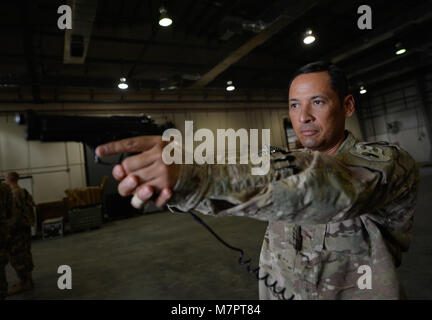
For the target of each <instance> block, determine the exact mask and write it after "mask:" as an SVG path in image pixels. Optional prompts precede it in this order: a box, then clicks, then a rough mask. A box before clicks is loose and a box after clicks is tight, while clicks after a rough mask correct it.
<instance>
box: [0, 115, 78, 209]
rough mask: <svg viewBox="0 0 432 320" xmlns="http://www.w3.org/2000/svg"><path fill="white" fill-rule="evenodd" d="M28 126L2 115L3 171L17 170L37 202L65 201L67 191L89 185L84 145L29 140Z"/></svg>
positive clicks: (0, 146)
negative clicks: (86, 177) (87, 183)
mask: <svg viewBox="0 0 432 320" xmlns="http://www.w3.org/2000/svg"><path fill="white" fill-rule="evenodd" d="M24 131H25V130H24V127H22V126H18V125H16V124H15V123H14V122H13V117H12V116H1V117H0V172H1V174H2V175H4V174H5V173H6V172H8V171H16V172H18V173H19V174H20V175H21V176H22V177H28V178H26V179H22V180H20V182H19V183H20V185H21V186H23V187H25V188H26V189H27V190H28V191H29V192H31V193H32V194H33V198H34V200H35V202H36V203H42V202H49V201H57V200H61V199H63V198H64V197H65V193H64V191H65V190H66V189H71V188H81V187H84V186H85V185H86V181H85V167H84V155H83V148H82V145H81V144H79V143H75V142H67V143H62V142H56V143H41V142H38V141H26V140H25V132H24Z"/></svg>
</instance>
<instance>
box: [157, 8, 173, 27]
mask: <svg viewBox="0 0 432 320" xmlns="http://www.w3.org/2000/svg"><path fill="white" fill-rule="evenodd" d="M159 12H160V17H159V25H160V26H161V27H169V26H170V25H171V24H172V19H171V18H170V17H169V16H168V13H167V10H166V9H165V8H164V7H160V9H159Z"/></svg>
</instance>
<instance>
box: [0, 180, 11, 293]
mask: <svg viewBox="0 0 432 320" xmlns="http://www.w3.org/2000/svg"><path fill="white" fill-rule="evenodd" d="M11 215H12V193H11V190H10V188H9V186H8V185H6V184H4V183H1V182H0V300H2V299H4V298H5V297H6V296H7V288H8V283H7V281H6V270H5V267H6V265H7V249H6V247H7V238H8V227H7V219H9V218H10V217H11Z"/></svg>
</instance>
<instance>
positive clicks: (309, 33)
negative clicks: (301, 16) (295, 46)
mask: <svg viewBox="0 0 432 320" xmlns="http://www.w3.org/2000/svg"><path fill="white" fill-rule="evenodd" d="M315 40H316V38H315V36H314V34H313V32H312V30H311V29H308V30H307V31H306V33H305V34H304V38H303V43H304V44H311V43H313V42H314V41H315Z"/></svg>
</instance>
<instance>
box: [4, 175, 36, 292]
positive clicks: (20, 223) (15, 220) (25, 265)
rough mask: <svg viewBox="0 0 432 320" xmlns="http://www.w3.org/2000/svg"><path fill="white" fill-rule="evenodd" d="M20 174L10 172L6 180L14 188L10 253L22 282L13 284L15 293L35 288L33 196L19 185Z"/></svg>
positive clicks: (11, 260)
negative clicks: (33, 272) (32, 250)
mask: <svg viewBox="0 0 432 320" xmlns="http://www.w3.org/2000/svg"><path fill="white" fill-rule="evenodd" d="M18 179H19V175H18V174H17V173H16V172H9V173H8V174H6V176H5V182H6V184H8V185H9V186H10V188H11V189H12V195H13V207H14V210H13V214H12V217H11V218H10V219H9V223H8V224H9V244H8V254H9V259H10V263H11V265H12V267H13V268H14V269H15V271H16V273H17V275H18V277H19V279H20V282H19V283H17V284H15V285H13V286H12V287H11V288H10V289H9V290H8V294H9V295H13V294H17V293H20V292H23V291H27V290H31V289H32V288H33V279H32V271H33V257H32V254H31V227H32V225H33V224H34V222H35V221H34V220H35V219H34V213H33V207H34V202H33V198H32V196H31V195H30V194H29V193H28V191H27V190H25V189H22V188H20V186H19V185H18Z"/></svg>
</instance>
